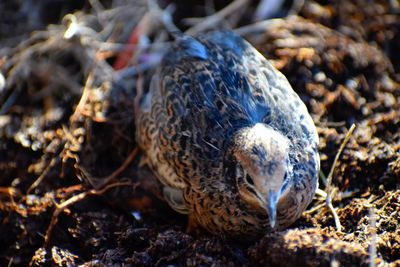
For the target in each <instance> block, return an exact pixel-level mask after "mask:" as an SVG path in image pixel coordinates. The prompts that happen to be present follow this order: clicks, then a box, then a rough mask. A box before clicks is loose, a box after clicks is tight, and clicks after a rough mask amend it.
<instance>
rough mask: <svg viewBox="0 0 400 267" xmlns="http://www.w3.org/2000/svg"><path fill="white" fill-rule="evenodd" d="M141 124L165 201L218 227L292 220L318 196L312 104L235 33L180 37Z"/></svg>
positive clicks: (244, 230)
mask: <svg viewBox="0 0 400 267" xmlns="http://www.w3.org/2000/svg"><path fill="white" fill-rule="evenodd" d="M137 125H138V131H137V138H138V141H139V145H140V147H141V148H142V150H143V151H144V154H145V155H144V157H145V159H146V162H147V163H148V165H149V166H150V168H151V169H152V170H153V171H154V172H155V174H156V175H157V177H158V178H159V180H160V181H161V182H162V184H163V185H164V196H165V198H166V200H167V201H168V202H169V204H170V205H171V206H172V207H173V208H174V209H175V210H177V211H179V212H181V213H187V214H189V216H190V219H191V222H194V223H196V224H198V225H200V226H202V227H203V228H205V229H207V230H208V231H210V232H212V233H225V234H228V235H231V236H242V235H255V234H257V233H260V232H263V231H265V230H268V229H270V227H271V226H273V227H276V228H278V229H280V228H284V227H287V226H288V225H290V224H291V223H293V222H294V221H295V220H296V219H297V218H299V216H300V215H301V213H302V212H303V211H304V210H305V208H306V207H307V205H308V204H309V203H310V201H311V199H312V198H313V196H314V192H315V190H316V188H317V174H318V170H319V156H318V151H317V145H318V136H317V132H316V129H315V126H314V124H313V122H312V119H311V117H310V116H309V114H308V112H307V109H306V107H305V105H304V104H303V103H302V101H301V100H300V98H299V97H298V96H297V94H296V93H295V92H294V91H293V90H292V88H291V86H290V85H289V83H288V81H287V80H286V78H285V77H284V76H283V75H282V74H281V73H280V72H279V71H277V70H276V69H275V68H273V67H272V65H271V64H270V63H269V62H268V61H267V60H266V59H265V58H264V57H263V56H262V55H261V54H260V53H259V52H257V51H256V49H254V48H253V47H252V46H251V45H250V44H249V43H248V42H246V41H245V40H243V39H242V38H241V37H239V36H237V35H235V34H233V33H231V32H211V33H206V34H202V35H199V36H196V37H190V36H186V35H183V36H181V37H178V38H177V40H176V41H175V43H174V45H173V46H172V47H171V49H170V50H169V51H168V52H167V53H166V55H165V56H164V59H163V61H162V63H161V65H160V67H159V68H158V70H157V71H156V73H155V74H154V76H153V78H152V81H151V85H150V90H149V93H148V95H147V96H146V97H145V98H144V99H143V100H142V102H141V106H140V115H139V116H138V119H137ZM275 208H276V209H275ZM274 214H275V215H274ZM275 216H276V218H275Z"/></svg>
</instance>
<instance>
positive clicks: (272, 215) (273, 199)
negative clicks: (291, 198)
mask: <svg viewBox="0 0 400 267" xmlns="http://www.w3.org/2000/svg"><path fill="white" fill-rule="evenodd" d="M278 197H279V193H278V192H276V191H272V190H269V191H268V196H267V205H268V206H267V212H268V216H269V224H270V226H271V228H274V227H275V223H276V205H277V204H278Z"/></svg>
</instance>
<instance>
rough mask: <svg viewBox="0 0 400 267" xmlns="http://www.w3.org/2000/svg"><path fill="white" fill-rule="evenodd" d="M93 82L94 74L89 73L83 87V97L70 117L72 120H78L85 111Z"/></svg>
mask: <svg viewBox="0 0 400 267" xmlns="http://www.w3.org/2000/svg"><path fill="white" fill-rule="evenodd" d="M92 84H93V75H92V74H89V76H88V78H87V80H86V83H85V87H84V88H83V92H82V96H81V99H80V100H79V103H78V105H77V106H76V108H75V111H74V113H73V114H72V116H71V117H70V122H75V121H77V119H78V118H79V116H80V115H81V114H82V113H83V110H84V109H85V104H86V101H87V99H88V97H89V88H90V87H91V86H92Z"/></svg>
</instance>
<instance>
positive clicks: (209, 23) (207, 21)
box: [185, 0, 249, 35]
mask: <svg viewBox="0 0 400 267" xmlns="http://www.w3.org/2000/svg"><path fill="white" fill-rule="evenodd" d="M248 2H249V1H248V0H235V1H233V2H232V3H230V4H229V5H227V6H226V7H224V8H223V9H221V10H220V11H218V12H217V13H215V14H213V15H211V16H209V17H205V18H204V20H203V21H202V22H200V23H198V24H197V25H195V26H193V27H191V28H190V29H188V30H187V31H186V32H185V33H186V34H189V35H193V34H196V33H199V32H202V31H204V30H206V29H209V28H212V27H215V25H216V24H218V23H219V22H220V21H222V20H223V19H224V18H225V17H227V16H228V15H230V14H233V13H235V11H237V10H238V9H240V8H243V7H244V6H245V5H247V4H248Z"/></svg>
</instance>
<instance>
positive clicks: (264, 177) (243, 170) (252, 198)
mask: <svg viewBox="0 0 400 267" xmlns="http://www.w3.org/2000/svg"><path fill="white" fill-rule="evenodd" d="M233 147H234V148H233V150H232V152H233V156H234V158H235V161H236V162H237V168H239V169H240V172H239V173H240V175H238V176H237V177H236V180H237V181H236V182H237V186H238V190H239V194H240V197H241V198H242V200H243V201H244V202H246V203H247V204H249V205H251V206H253V207H255V208H257V209H262V210H264V211H265V212H266V213H267V214H268V216H269V222H270V225H271V227H272V228H273V227H274V226H275V223H276V214H277V204H278V201H279V199H280V197H281V195H282V186H283V183H284V179H285V175H286V173H287V172H288V171H289V170H288V153H289V139H288V138H287V137H285V136H283V135H282V134H280V133H279V132H278V131H275V130H274V129H272V128H271V127H269V126H268V125H266V124H263V123H257V124H255V125H254V126H252V127H247V128H244V129H242V130H240V131H238V132H237V133H236V134H235V135H234V138H233Z"/></svg>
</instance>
